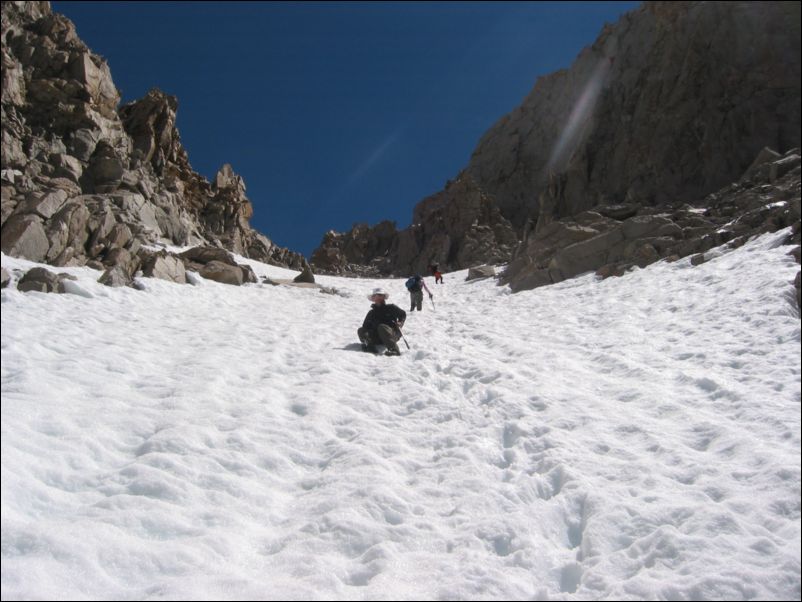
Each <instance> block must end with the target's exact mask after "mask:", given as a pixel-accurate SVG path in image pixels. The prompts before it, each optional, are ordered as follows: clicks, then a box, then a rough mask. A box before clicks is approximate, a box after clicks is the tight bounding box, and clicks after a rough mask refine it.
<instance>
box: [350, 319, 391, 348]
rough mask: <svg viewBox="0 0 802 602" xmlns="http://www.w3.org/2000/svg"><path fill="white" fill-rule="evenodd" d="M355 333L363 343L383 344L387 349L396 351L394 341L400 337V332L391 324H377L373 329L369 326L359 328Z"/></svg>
mask: <svg viewBox="0 0 802 602" xmlns="http://www.w3.org/2000/svg"><path fill="white" fill-rule="evenodd" d="M356 333H357V336H358V337H359V340H360V341H362V342H363V343H364V344H365V345H384V346H385V347H387V349H388V350H392V351H398V345H396V344H395V342H396V341H397V340H398V339H400V338H401V333H400V332H398V330H397V329H396V328H393V327H392V326H388V325H387V324H379V326H378V327H377V328H376V330H375V331H374V330H371V329H370V328H360V329H359V330H357V331H356Z"/></svg>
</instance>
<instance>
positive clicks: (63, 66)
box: [0, 2, 307, 283]
mask: <svg viewBox="0 0 802 602" xmlns="http://www.w3.org/2000/svg"><path fill="white" fill-rule="evenodd" d="M0 52H1V53H2V64H3V77H2V171H1V172H0V184H2V250H3V252H4V253H7V254H9V255H14V256H20V257H25V258H27V259H30V260H33V261H39V262H45V263H49V264H52V265H56V266H65V265H86V264H88V263H89V264H91V265H95V266H97V267H105V268H107V269H108V270H111V271H110V272H109V274H108V275H107V280H108V281H109V282H110V283H111V282H114V283H119V282H121V281H125V280H126V279H129V280H130V276H131V270H137V269H139V268H141V267H143V266H145V265H147V267H150V266H149V263H148V262H150V261H151V260H152V258H151V257H149V256H148V255H147V254H146V253H145V251H144V248H145V247H153V246H165V245H181V246H185V245H202V246H212V247H218V248H221V249H228V250H230V251H233V252H235V253H238V254H241V255H244V256H247V257H251V258H254V259H258V260H260V261H264V262H268V263H273V264H276V265H281V266H284V267H291V268H296V269H300V268H302V267H304V266H306V265H307V264H306V260H305V259H304V258H303V256H302V255H300V254H299V253H294V252H292V251H290V250H288V249H284V248H281V247H278V246H276V245H274V244H273V243H272V242H271V241H270V240H269V239H268V238H267V237H266V236H264V235H262V234H260V233H258V232H256V231H255V230H253V229H252V228H251V227H250V225H249V223H248V220H249V219H250V218H251V216H252V214H253V207H252V205H251V203H250V201H249V199H248V198H247V196H246V195H245V185H244V183H243V181H242V178H240V177H239V176H237V175H236V173H234V171H233V169H232V168H231V166H230V165H224V166H223V167H222V168H221V169H220V171H219V172H218V174H217V177H216V179H215V182H214V183H210V182H208V181H207V180H206V179H205V178H204V177H203V176H201V175H200V174H198V173H196V172H195V171H193V169H192V167H191V165H190V163H189V158H188V156H187V153H186V150H185V149H184V147H183V145H182V144H181V138H180V136H179V133H178V130H177V129H176V125H175V123H176V111H177V110H178V101H177V99H176V98H175V97H173V96H170V95H168V94H165V93H163V92H161V91H159V90H155V89H154V90H151V92H149V93H148V94H147V95H146V96H145V97H144V98H142V99H140V100H138V101H135V102H132V103H128V104H126V105H124V106H121V107H118V105H119V102H120V94H119V92H118V90H117V88H116V86H115V85H114V82H113V81H112V78H111V72H110V69H109V66H108V64H107V63H106V61H105V60H104V59H103V58H101V57H99V56H98V55H96V54H94V53H92V52H91V51H90V50H89V49H88V48H87V47H86V45H85V44H84V43H83V42H82V41H81V40H80V38H79V37H78V35H77V33H76V31H75V27H74V25H73V24H72V22H71V21H70V20H69V19H67V18H66V17H64V16H62V15H59V14H56V13H54V12H52V10H51V8H50V3H49V2H4V3H3V12H2V46H1V47H0ZM123 251H124V252H123ZM166 261H167V262H168V263H171V265H173V264H174V265H173V267H172V269H173V270H179V269H183V266H180V267H179V265H178V264H176V263H175V261H174V260H172V259H171V260H166ZM161 263H164V262H161ZM162 267H164V266H162ZM112 271H113V272H114V273H113V274H112ZM157 271H158V270H157ZM171 273H172V272H171ZM174 279H176V280H177V281H180V275H178V273H177V272H176V273H175V274H174Z"/></svg>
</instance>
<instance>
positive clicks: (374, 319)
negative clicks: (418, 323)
mask: <svg viewBox="0 0 802 602" xmlns="http://www.w3.org/2000/svg"><path fill="white" fill-rule="evenodd" d="M406 319H407V312H405V311H404V310H403V309H401V308H400V307H398V306H397V305H393V304H392V303H382V304H381V305H378V304H376V303H374V304H373V305H372V306H371V309H370V311H369V312H368V315H367V316H365V321H364V322H362V328H369V329H370V331H371V333H373V334H375V333H376V329H377V328H378V327H379V324H387V325H388V326H393V327H394V326H395V322H396V320H397V321H399V322H401V323H402V324H403V323H404V321H405V320H406Z"/></svg>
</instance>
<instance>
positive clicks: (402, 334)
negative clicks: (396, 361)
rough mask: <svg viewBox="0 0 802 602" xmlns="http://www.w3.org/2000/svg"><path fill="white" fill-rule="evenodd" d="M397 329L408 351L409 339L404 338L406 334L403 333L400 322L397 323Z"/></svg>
mask: <svg viewBox="0 0 802 602" xmlns="http://www.w3.org/2000/svg"><path fill="white" fill-rule="evenodd" d="M395 329H396V330H397V331H398V334H400V335H401V338H402V339H403V340H404V345H406V346H407V349H409V343H407V339H406V338H405V337H404V333H403V332H401V325H400V324H399V323H398V320H396V321H395Z"/></svg>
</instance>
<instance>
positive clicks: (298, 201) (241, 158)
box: [52, 1, 640, 257]
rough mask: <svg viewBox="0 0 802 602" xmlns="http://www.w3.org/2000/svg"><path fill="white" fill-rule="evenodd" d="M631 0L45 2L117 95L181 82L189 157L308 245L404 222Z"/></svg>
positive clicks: (266, 225)
mask: <svg viewBox="0 0 802 602" xmlns="http://www.w3.org/2000/svg"><path fill="white" fill-rule="evenodd" d="M638 4H640V3H639V2H577V3H551V2H542V3H527V2H489V3H484V2H470V3H468V2H465V3H462V2H446V3H436V2H435V3H429V2H420V3H418V2H403V3H395V2H376V3H359V2H354V3H351V2H324V3H306V2H303V3H272V2H271V3H261V2H97V1H93V2H53V3H52V5H53V9H54V10H55V11H56V12H60V13H63V14H65V15H66V16H67V17H69V18H70V19H71V20H72V21H73V22H74V23H75V24H76V27H77V30H78V35H79V36H80V37H81V39H83V40H84V42H86V44H87V45H88V46H89V47H90V48H91V49H92V51H94V52H95V53H97V54H100V55H102V56H104V57H105V58H106V59H107V60H108V61H109V65H110V67H111V73H112V76H113V78H114V83H115V84H116V85H117V87H118V88H119V89H120V90H121V92H122V95H123V102H128V101H131V100H135V99H137V98H140V97H142V96H144V95H145V94H146V93H147V91H148V90H149V89H150V88H152V87H158V88H161V89H162V90H164V91H165V92H167V93H168V94H173V95H175V96H177V97H178V128H179V131H180V134H181V139H182V141H183V143H184V146H185V148H186V149H187V152H188V154H189V160H190V163H191V164H192V167H193V169H195V170H196V171H197V172H199V173H201V174H203V175H204V176H206V177H207V178H208V179H210V180H211V179H212V178H213V177H214V175H215V173H216V172H217V170H218V169H219V168H220V167H221V166H222V165H223V164H224V163H231V165H232V166H233V168H234V171H236V172H237V173H238V174H239V175H241V176H242V177H243V179H244V181H245V185H246V187H247V195H248V198H250V200H251V202H252V203H253V206H254V216H253V218H252V219H251V225H252V226H253V227H254V228H256V229H257V230H259V231H261V232H262V233H264V234H265V235H267V236H268V237H269V238H271V239H272V240H273V241H274V242H276V243H277V244H279V245H281V246H285V247H289V248H290V249H292V250H294V251H300V252H302V253H304V254H305V255H306V256H307V257H308V256H309V255H310V254H311V252H312V250H313V249H314V248H316V247H317V246H318V244H319V243H320V240H321V238H322V236H323V234H324V233H325V232H326V231H327V230H329V229H334V230H337V231H345V230H348V229H350V228H351V226H352V225H353V224H354V223H356V222H368V223H370V224H375V223H377V222H379V221H381V220H383V219H391V220H395V221H396V223H397V225H398V227H399V228H403V227H406V226H408V225H409V222H410V220H411V218H412V208H413V207H414V205H415V204H416V203H417V202H418V201H420V200H421V199H423V198H424V197H426V196H428V195H430V194H432V193H434V192H437V191H439V190H442V188H443V186H444V184H445V182H446V180H448V179H450V178H453V177H454V176H455V175H456V174H457V173H458V172H459V170H460V169H462V168H463V167H465V166H466V165H467V163H468V160H469V158H470V155H471V152H472V151H473V149H474V148H475V146H476V144H477V142H478V141H479V138H480V137H481V136H482V134H483V133H484V132H485V131H486V130H487V129H488V128H489V127H490V126H491V125H492V124H493V123H494V122H495V121H496V120H498V119H499V118H500V117H502V116H503V115H504V114H506V113H508V112H509V111H511V110H512V109H513V108H515V107H516V106H517V105H519V104H520V103H521V101H522V100H523V98H524V97H525V96H526V95H527V93H528V92H529V91H530V90H531V89H532V87H533V86H534V83H535V80H536V79H537V78H538V76H540V75H544V74H547V73H551V72H553V71H556V70H557V69H562V68H566V67H569V66H570V65H571V63H572V62H573V61H574V59H575V58H576V56H577V54H578V53H579V52H580V50H582V48H584V47H585V46H588V45H590V44H591V43H593V41H594V40H595V39H596V37H597V36H598V34H599V32H600V31H601V28H602V26H603V25H604V23H605V22H610V23H612V22H615V21H617V20H618V18H619V16H620V15H621V14H623V13H624V12H626V11H627V10H630V9H632V8H634V7H636V6H638Z"/></svg>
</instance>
